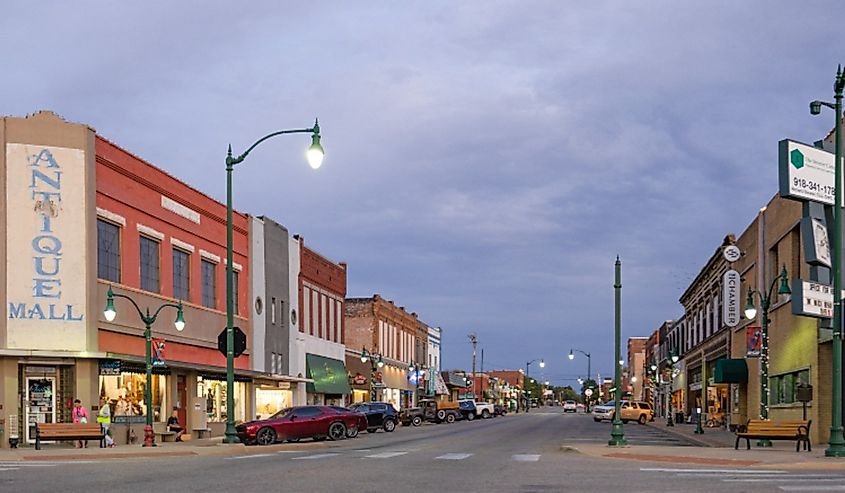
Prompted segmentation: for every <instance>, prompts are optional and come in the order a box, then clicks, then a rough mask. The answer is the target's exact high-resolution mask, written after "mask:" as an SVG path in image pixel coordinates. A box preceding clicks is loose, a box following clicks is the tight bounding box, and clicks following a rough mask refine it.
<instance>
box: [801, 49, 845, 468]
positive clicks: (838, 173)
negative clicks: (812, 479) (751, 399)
mask: <svg viewBox="0 0 845 493" xmlns="http://www.w3.org/2000/svg"><path fill="white" fill-rule="evenodd" d="M843 89H845V72H842V66H841V65H840V66H839V68H837V70H836V80H835V81H834V83H833V97H834V101H836V102H835V103H834V104H830V103H826V102H824V101H813V102H812V103H810V113H811V114H813V115H818V114H820V113H821V112H822V106H827V107H828V108H831V109H833V111H834V112H835V113H836V126H835V127H834V133H833V135H834V139H835V141H836V142H835V146H834V150H835V152H834V156H835V158H834V159H835V161H834V162H835V165H834V166H835V168H834V170H835V171H834V175H833V176H834V182H833V183H834V191H835V192H834V193H835V199H834V203H835V205H834V207H833V242H832V243H833V245H832V247H831V250H830V254H831V257H832V258H831V260H832V262H831V263H832V264H833V266H832V267H833V292H834V293H837V294H838V293H841V292H842V257H841V256H840V252H841V251H842V186H841V183H842V92H843ZM837 301H838V298H837ZM832 366H833V381H832V382H831V383H832V386H833V388H832V391H831V397H832V398H833V402H832V405H831V409H830V412H831V419H830V439H829V440H828V442H827V444H828V447H827V449H825V451H824V455H826V456H827V457H845V436H843V432H842V304H841V303H838V302H836V303H834V304H833V365H832Z"/></svg>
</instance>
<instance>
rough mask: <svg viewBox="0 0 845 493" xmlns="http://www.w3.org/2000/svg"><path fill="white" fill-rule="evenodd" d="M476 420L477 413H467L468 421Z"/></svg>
mask: <svg viewBox="0 0 845 493" xmlns="http://www.w3.org/2000/svg"><path fill="white" fill-rule="evenodd" d="M474 419H475V413H472V412H470V413H467V421H472V420H474Z"/></svg>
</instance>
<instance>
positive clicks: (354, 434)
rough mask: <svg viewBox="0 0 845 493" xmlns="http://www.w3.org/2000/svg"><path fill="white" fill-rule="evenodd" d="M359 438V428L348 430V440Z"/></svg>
mask: <svg viewBox="0 0 845 493" xmlns="http://www.w3.org/2000/svg"><path fill="white" fill-rule="evenodd" d="M357 436H358V428H347V429H346V438H355V437H357Z"/></svg>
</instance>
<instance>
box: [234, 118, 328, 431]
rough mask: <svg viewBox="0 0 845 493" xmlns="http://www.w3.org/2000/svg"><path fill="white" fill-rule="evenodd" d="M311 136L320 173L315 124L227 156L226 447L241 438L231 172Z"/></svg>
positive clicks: (314, 163) (311, 153) (314, 162)
mask: <svg viewBox="0 0 845 493" xmlns="http://www.w3.org/2000/svg"><path fill="white" fill-rule="evenodd" d="M299 133H309V134H311V147H309V148H308V150H307V151H306V153H305V155H306V157H307V159H308V164H309V165H311V167H312V168H313V169H317V168H319V167H320V165H321V164H323V155H324V153H323V146H322V145H320V125H319V123H318V122H317V121H316V120H315V121H314V126H313V127H311V128H299V129H293V130H280V131H278V132H273V133H271V134H268V135H265V136H264V137H261V138H260V139H258V140H257V141H256V142H255V143H254V144H252V145H251V146H249V148H248V149H247V150H246V151H244V153H243V154H241V155H240V156H238V157H233V156H232V146H231V145H230V146H229V150H228V152H227V153H226V437H225V438H224V439H223V442H224V443H238V442H239V440H238V434H237V431H236V430H235V412H234V410H235V393H234V387H235V352H234V351H235V349H234V347H235V341H234V325H235V314H234V309H235V307H234V303H235V300H234V292H233V290H234V289H233V285H234V274H233V270H232V262H233V259H232V250H233V247H232V170H233V169H234V168H235V165H236V164H240V163H241V162H243V160H244V159H246V157H247V155H249V153H250V151H252V150H253V149H255V147H256V146H257V145H258V144H260V143H262V142H264V141H265V140H267V139H269V138H271V137H275V136H277V135H282V134H299Z"/></svg>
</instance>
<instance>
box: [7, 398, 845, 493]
mask: <svg viewBox="0 0 845 493" xmlns="http://www.w3.org/2000/svg"><path fill="white" fill-rule="evenodd" d="M625 432H626V437H627V438H628V440H629V442H630V443H631V444H633V445H636V444H638V443H642V444H649V445H655V444H661V443H662V444H665V445H666V450H667V455H671V454H672V451H673V450H676V451H678V450H682V449H680V448H679V447H689V446H690V444H687V443H685V442H683V441H682V440H679V439H675V438H672V437H669V436H667V435H665V434H664V433H663V432H661V431H660V430H658V429H655V428H651V427H646V426H640V425H637V424H629V425H626V426H625ZM609 433H610V424H609V423H606V422H605V423H594V422H593V421H592V419H591V418H589V417H588V416H584V415H572V414H570V415H563V414H560V413H559V412H547V411H546V412H544V411H540V412H532V413H531V414H529V415H525V414H520V415H511V416H506V417H499V418H494V419H488V420H476V421H474V422H457V423H454V424H441V425H424V426H421V427H419V428H413V427H412V428H405V427H400V428H397V430H396V431H395V432H393V433H385V432H378V433H375V434H369V433H363V434H361V436H360V437H358V438H355V439H347V440H342V441H339V442H325V446H324V447H323V446H321V447H318V448H315V447H313V446H310V447H309V446H306V445H307V444H305V443H303V444H301V445H302V447H301V448H298V447H293V448H291V446H290V445H287V446H284V447H281V446H268V447H255V446H253V447H244V446H242V445H236V446H225V447H223V446H219V447H217V449H225V450H221V453H220V454H212V455H199V456H195V457H171V458H166V459H165V458H161V459H149V458H131V459H125V458H124V459H100V460H95V461H89V462H85V461H69V462H48V463H42V462H22V463H14V462H10V463H0V491H2V492H6V491H8V492H17V491H21V492H23V491H26V492H33V493H38V492H51V493H52V492H55V491H57V490H62V491H98V492H100V491H108V492H109V493H119V492H132V493H138V492H147V491H150V492H153V491H154V492H162V493H165V492H180V493H187V492H210V491H240V492H259V491H261V492H263V491H268V492H269V491H284V492H346V491H349V492H355V493H360V492H396V491H398V492H405V491H435V492H439V491H461V492H518V493H528V492H555V491H579V492H583V491H625V492H626V493H631V492H640V491H642V492H645V491H648V492H669V491H683V492H712V491H719V492H734V491H736V492H739V491H743V492H763V491H766V492H770V491H845V473H841V474H840V473H830V472H821V473H814V472H794V471H773V470H755V469H745V468H739V469H735V468H724V467H718V468H713V467H705V466H689V467H688V466H680V467H679V466H678V464H665V463H650V462H638V461H624V460H614V459H607V458H595V457H588V456H584V455H581V454H579V453H577V452H572V451H566V450H561V445H562V444H564V443H569V444H577V443H589V442H593V443H604V442H606V441H607V439H608V438H609ZM836 488H839V489H836Z"/></svg>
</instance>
